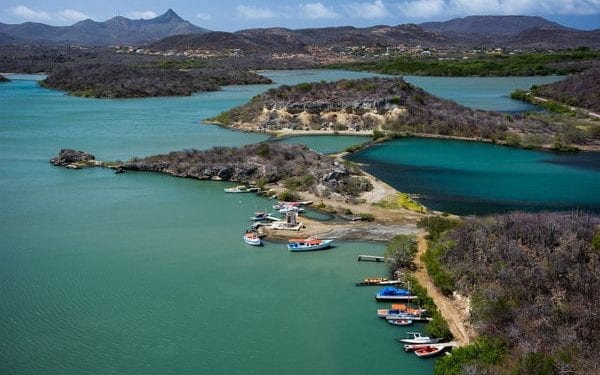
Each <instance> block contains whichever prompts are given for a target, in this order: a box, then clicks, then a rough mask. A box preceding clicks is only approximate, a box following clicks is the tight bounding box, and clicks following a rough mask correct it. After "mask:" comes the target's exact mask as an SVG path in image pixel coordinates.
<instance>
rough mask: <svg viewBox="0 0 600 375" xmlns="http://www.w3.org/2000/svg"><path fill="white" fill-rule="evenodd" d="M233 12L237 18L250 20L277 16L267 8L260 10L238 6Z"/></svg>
mask: <svg viewBox="0 0 600 375" xmlns="http://www.w3.org/2000/svg"><path fill="white" fill-rule="evenodd" d="M235 10H236V11H237V15H238V16H239V17H241V18H246V19H251V20H259V19H266V18H275V17H276V16H277V15H276V14H275V12H273V11H272V10H271V9H269V8H260V7H257V6H254V5H238V6H237V7H236V8H235Z"/></svg>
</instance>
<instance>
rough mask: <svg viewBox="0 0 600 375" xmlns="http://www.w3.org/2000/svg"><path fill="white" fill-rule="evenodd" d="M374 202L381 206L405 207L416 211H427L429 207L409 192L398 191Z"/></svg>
mask: <svg viewBox="0 0 600 375" xmlns="http://www.w3.org/2000/svg"><path fill="white" fill-rule="evenodd" d="M373 204H374V205H375V206H378V207H381V208H390V209H399V208H404V209H406V210H410V211H415V212H421V213H423V212H427V208H426V207H425V206H423V205H422V204H420V203H418V202H417V201H415V200H413V199H412V198H411V197H410V195H409V194H407V193H396V194H394V195H390V196H387V197H384V198H383V199H381V200H380V201H379V202H376V203H373Z"/></svg>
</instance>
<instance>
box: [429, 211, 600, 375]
mask: <svg viewBox="0 0 600 375" xmlns="http://www.w3.org/2000/svg"><path fill="white" fill-rule="evenodd" d="M436 236H437V235H436ZM424 259H425V262H426V264H428V270H429V272H430V274H432V275H433V277H434V280H437V284H438V285H440V286H443V287H444V288H445V289H447V290H448V291H449V293H451V291H453V290H456V291H458V292H459V293H460V294H462V295H467V296H470V311H471V322H472V323H473V324H474V326H475V327H476V328H477V331H478V333H479V334H480V335H481V337H480V338H479V339H478V341H477V342H476V343H475V344H473V345H471V346H468V347H465V348H461V349H458V350H456V351H454V352H453V355H452V356H451V357H447V358H443V359H441V360H440V361H439V362H438V363H437V365H436V374H458V373H485V374H508V373H512V374H566V373H577V374H597V373H599V372H600V363H599V362H598V361H597V352H598V350H600V320H599V319H598V317H599V316H600V304H598V303H597V301H598V300H600V217H599V216H595V215H589V214H584V213H579V212H571V213H538V214H529V213H513V214H508V215H502V216H492V217H486V218H470V219H466V220H465V222H464V223H462V224H461V225H459V226H458V228H456V229H453V230H451V231H450V232H449V233H447V234H446V235H444V234H442V235H441V236H439V238H438V239H437V240H436V241H435V242H434V244H433V245H431V246H430V250H429V251H428V253H427V254H426V256H425V258H424Z"/></svg>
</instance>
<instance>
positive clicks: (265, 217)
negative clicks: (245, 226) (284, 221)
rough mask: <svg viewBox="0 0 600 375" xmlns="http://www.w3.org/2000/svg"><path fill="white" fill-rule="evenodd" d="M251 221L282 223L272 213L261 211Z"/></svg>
mask: <svg viewBox="0 0 600 375" xmlns="http://www.w3.org/2000/svg"><path fill="white" fill-rule="evenodd" d="M250 220H252V221H280V220H281V219H280V218H278V217H275V216H273V214H271V213H268V212H263V211H260V212H255V213H254V216H251V217H250Z"/></svg>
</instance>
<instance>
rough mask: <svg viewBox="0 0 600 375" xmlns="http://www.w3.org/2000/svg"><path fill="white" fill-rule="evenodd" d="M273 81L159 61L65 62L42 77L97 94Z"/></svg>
mask: <svg viewBox="0 0 600 375" xmlns="http://www.w3.org/2000/svg"><path fill="white" fill-rule="evenodd" d="M266 83H272V81H271V80H270V79H268V78H266V77H263V76H261V75H258V74H256V73H254V72H250V71H247V70H240V69H226V68H217V67H201V68H191V69H180V68H173V67H171V66H168V65H167V66H161V65H158V64H150V65H133V64H117V63H84V64H75V65H67V66H61V67H59V68H56V69H54V70H53V71H52V72H50V74H49V75H48V77H47V78H46V79H45V80H43V81H41V82H40V84H41V85H42V86H44V87H48V88H53V89H58V90H64V91H67V92H69V93H70V94H72V95H76V96H83V97H95V98H142V97H153V96H189V95H192V94H193V93H194V92H201V91H217V90H219V89H220V87H221V86H223V85H234V84H238V85H243V84H266Z"/></svg>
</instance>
